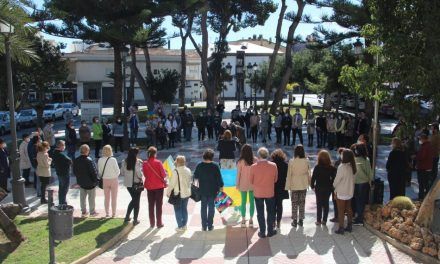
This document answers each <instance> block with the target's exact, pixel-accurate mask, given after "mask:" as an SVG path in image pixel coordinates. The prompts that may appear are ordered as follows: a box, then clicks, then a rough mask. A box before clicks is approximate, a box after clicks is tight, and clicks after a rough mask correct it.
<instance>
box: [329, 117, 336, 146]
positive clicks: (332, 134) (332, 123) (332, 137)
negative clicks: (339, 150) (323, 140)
mask: <svg viewBox="0 0 440 264" xmlns="http://www.w3.org/2000/svg"><path fill="white" fill-rule="evenodd" d="M327 136H328V149H329V150H333V149H334V148H335V143H336V119H335V114H334V113H331V114H330V115H329V118H327Z"/></svg>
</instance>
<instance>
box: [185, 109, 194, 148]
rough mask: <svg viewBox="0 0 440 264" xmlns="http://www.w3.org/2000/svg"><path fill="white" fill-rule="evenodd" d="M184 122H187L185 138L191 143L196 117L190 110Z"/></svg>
mask: <svg viewBox="0 0 440 264" xmlns="http://www.w3.org/2000/svg"><path fill="white" fill-rule="evenodd" d="M184 121H185V124H184V126H185V128H184V129H185V131H184V133H185V138H186V141H187V142H189V141H191V134H192V129H193V126H194V117H193V115H192V114H191V112H190V111H189V110H188V111H186V112H185V119H184Z"/></svg>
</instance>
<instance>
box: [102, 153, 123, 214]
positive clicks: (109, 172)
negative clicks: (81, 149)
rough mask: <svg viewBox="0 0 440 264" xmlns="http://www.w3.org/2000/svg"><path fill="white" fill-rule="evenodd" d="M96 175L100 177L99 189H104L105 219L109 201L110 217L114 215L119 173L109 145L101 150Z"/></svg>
mask: <svg viewBox="0 0 440 264" xmlns="http://www.w3.org/2000/svg"><path fill="white" fill-rule="evenodd" d="M98 173H99V174H98V175H99V177H100V179H99V181H102V185H101V183H99V185H100V186H99V187H100V188H101V186H102V189H104V208H105V217H109V216H110V214H109V207H110V199H111V201H112V217H115V214H116V205H117V202H118V199H117V198H118V187H119V182H118V176H119V174H120V173H121V171H120V170H119V165H118V161H117V160H116V159H115V158H114V157H113V150H112V147H111V146H110V145H105V146H104V147H103V148H102V157H101V158H99V160H98Z"/></svg>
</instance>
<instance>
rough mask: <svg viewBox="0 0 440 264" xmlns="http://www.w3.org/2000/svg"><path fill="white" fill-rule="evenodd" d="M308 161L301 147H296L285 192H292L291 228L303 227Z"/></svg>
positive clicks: (308, 172)
mask: <svg viewBox="0 0 440 264" xmlns="http://www.w3.org/2000/svg"><path fill="white" fill-rule="evenodd" d="M310 178H311V176H310V167H309V160H308V159H307V158H306V154H305V151H304V147H303V145H297V146H296V147H295V150H294V155H293V159H291V160H290V161H289V167H288V168H287V180H286V188H285V189H286V191H292V192H291V195H290V198H291V201H292V219H293V221H292V226H293V227H296V226H297V225H299V226H303V221H304V211H305V205H306V193H307V188H308V187H309V185H310Z"/></svg>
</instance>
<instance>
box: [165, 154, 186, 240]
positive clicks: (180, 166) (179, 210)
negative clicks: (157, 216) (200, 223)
mask: <svg viewBox="0 0 440 264" xmlns="http://www.w3.org/2000/svg"><path fill="white" fill-rule="evenodd" d="M175 164H176V169H175V170H173V174H172V177H171V179H170V183H169V185H168V188H167V190H166V195H167V196H168V197H170V195H171V192H174V194H175V195H177V194H180V199H179V201H178V202H177V204H175V205H174V213H175V214H176V221H177V229H176V231H177V232H181V231H185V230H186V224H187V222H188V210H187V206H188V199H189V197H190V196H191V170H190V169H189V168H188V167H186V165H185V164H186V159H185V156H177V157H176V161H175Z"/></svg>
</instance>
